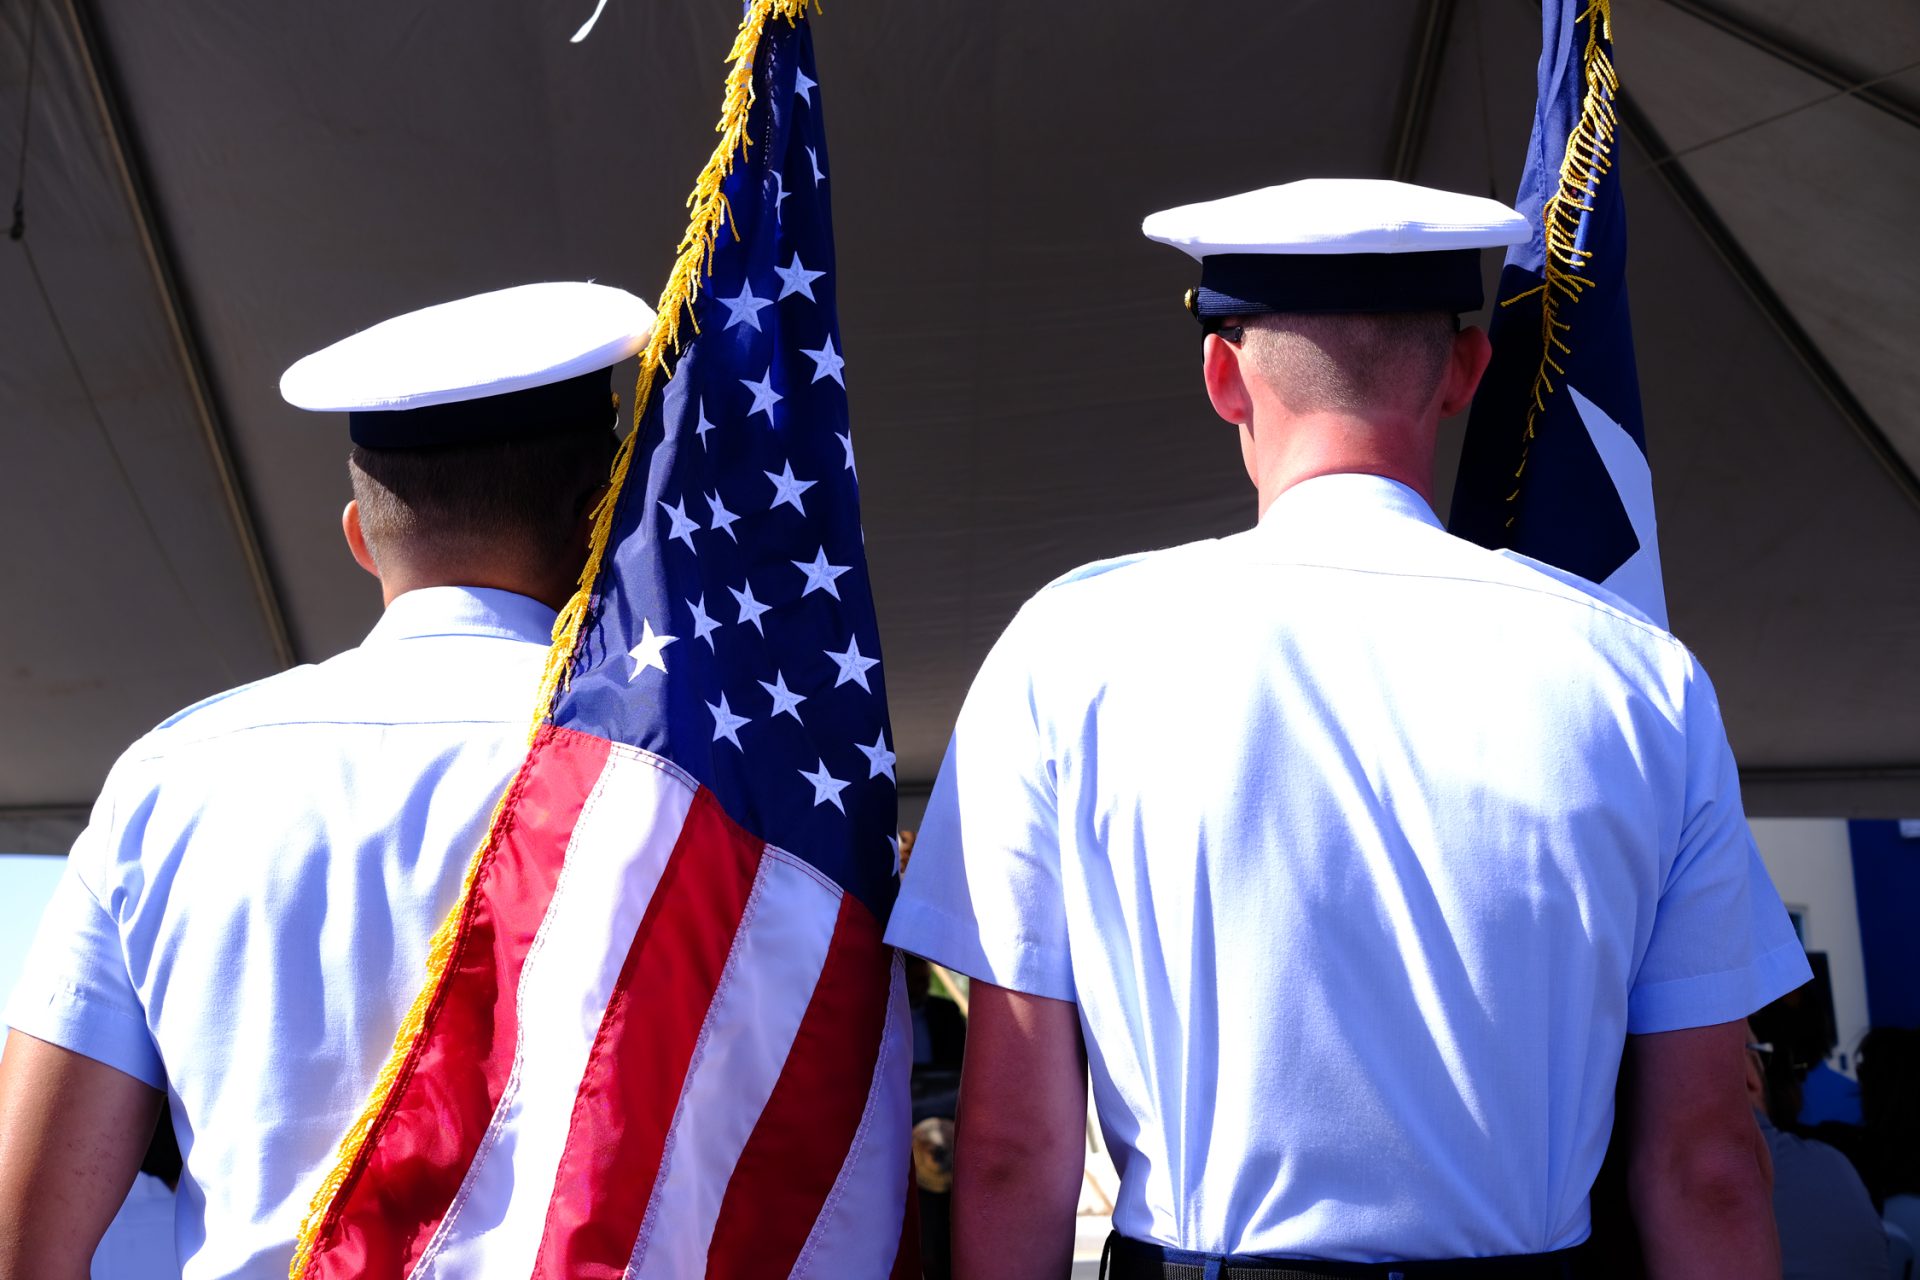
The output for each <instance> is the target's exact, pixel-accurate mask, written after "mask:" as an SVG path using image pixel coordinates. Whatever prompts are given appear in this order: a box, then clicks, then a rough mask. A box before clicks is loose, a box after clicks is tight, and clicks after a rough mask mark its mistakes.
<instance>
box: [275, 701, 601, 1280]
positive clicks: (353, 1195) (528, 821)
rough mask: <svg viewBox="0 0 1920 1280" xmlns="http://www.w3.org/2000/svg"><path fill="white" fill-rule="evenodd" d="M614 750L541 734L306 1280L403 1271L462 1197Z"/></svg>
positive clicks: (563, 732)
mask: <svg viewBox="0 0 1920 1280" xmlns="http://www.w3.org/2000/svg"><path fill="white" fill-rule="evenodd" d="M608 747H609V744H608V742H607V741H606V739H604V738H596V737H593V736H592V735H589V734H584V733H578V732H575V731H573V730H571V729H555V728H553V727H551V726H548V727H546V728H543V729H542V730H541V731H540V733H539V735H538V736H537V737H536V738H535V739H534V743H533V746H532V748H531V750H529V752H528V753H527V761H526V763H525V764H524V765H523V766H521V770H520V773H519V774H518V775H517V777H516V778H515V780H514V783H513V787H512V789H511V791H510V792H509V794H508V798H507V802H506V805H505V806H504V809H503V812H502V814H501V818H500V821H499V823H498V824H497V825H496V827H495V829H494V832H493V838H492V840H491V841H490V842H489V843H488V845H487V848H486V849H485V851H484V852H482V854H481V855H480V857H481V865H480V870H479V873H478V876H477V878H476V879H475V881H474V886H473V891H472V892H471V893H470V894H468V896H467V900H466V906H465V918H464V919H463V920H462V921H461V924H460V929H459V933H458V934H457V935H456V940H455V943H454V949H453V954H452V957H451V959H450V960H449V962H448V964H447V968H446V971H445V973H444V974H442V975H441V978H440V983H439V987H438V988H437V990H436V991H435V993H434V996H433V1001H432V1003H431V1004H430V1005H429V1006H428V1008H427V1014H426V1024H425V1028H424V1030H423V1031H422V1033H421V1034H420V1035H419V1036H418V1037H417V1038H416V1039H415V1041H414V1043H413V1046H412V1048H411V1049H410V1051H409V1052H408V1055H407V1058H406V1060H405V1062H404V1063H403V1065H402V1067H401V1070H400V1074H399V1076H398V1078H397V1079H396V1081H395V1083H394V1087H393V1090H392V1092H391V1093H390V1094H389V1095H388V1098H387V1104H386V1107H385V1109H384V1110H383V1111H382V1112H381V1113H380V1115H379V1117H378V1118H377V1119H376V1120H375V1122H374V1126H373V1129H372V1131H371V1132H370V1133H369V1134H368V1135H367V1139H366V1142H365V1143H364V1144H363V1145H362V1146H361V1149H360V1156H359V1159H358V1161H357V1162H356V1163H355V1165H354V1167H353V1168H352V1169H351V1170H350V1171H349V1172H348V1176H347V1179H346V1181H345V1182H344V1183H343V1184H342V1186H341V1188H340V1191H339V1193H338V1194H336V1195H335V1196H334V1199H333V1203H332V1205H331V1206H330V1208H329V1209H328V1212H327V1218H326V1221H325V1222H324V1223H323V1224H322V1226H321V1230H320V1233H319V1236H318V1240H317V1244H316V1249H315V1256H314V1259H313V1262H312V1264H311V1265H310V1266H309V1267H308V1269H307V1271H306V1272H305V1277H306V1280H333V1278H334V1277H340V1278H341V1280H345V1278H346V1277H357V1276H396V1277H397V1276H404V1275H406V1274H407V1273H408V1271H410V1270H411V1269H412V1267H413V1265H414V1263H415V1262H417V1261H418V1260H419V1257H420V1253H421V1251H422V1250H423V1249H424V1248H425V1247H426V1244H427V1241H428V1240H429V1239H430V1238H431V1237H432V1235H433V1232H434V1230H435V1228H437V1227H438V1226H439V1224H440V1219H441V1218H442V1216H444V1215H445V1213H446V1211H447V1206H448V1205H450V1204H451V1203H452V1202H453V1197H454V1195H455V1193H456V1192H458V1191H459V1189H460V1183H461V1180H462V1179H463V1178H464V1177H465V1176H466V1172H467V1166H468V1165H469V1164H471V1163H472V1161H473V1157H474V1153H475V1152H477V1151H478V1150H479V1147H480V1139H481V1137H482V1135H483V1134H485V1132H486V1129H487V1125H488V1124H489V1123H490V1121H491V1120H492V1117H493V1111H494V1108H495V1107H496V1106H498V1105H499V1102H500V1094H501V1090H502V1088H503V1087H504V1085H505V1083H506V1080H507V1075H508V1072H509V1071H511V1070H512V1067H513V1055H514V1042H515V1036H516V1034H517V1033H518V1030H519V1015H518V1011H517V1009H516V1008H515V994H516V992H517V991H518V988H519V985H520V969H521V965H522V964H523V963H524V962H525V960H526V956H527V949H528V947H529V946H530V945H531V943H532V942H533V938H534V934H535V933H536V932H537V931H538V930H539V928H540V921H541V919H542V918H543V917H544V916H545V915H546V912H547V904H548V902H549V901H550V900H551V899H552V897H553V889H554V884H555V882H556V881H557V880H558V879H559V876H560V865H561V863H562V861H563V860H564V859H565V856H566V850H567V842H568V840H569V838H570V837H571V836H572V834H573V828H574V824H575V823H576V822H577V821H578V820H579V817H580V811H581V809H582V807H583V806H584V805H585V802H586V799H587V796H588V795H589V794H590V793H591V792H592V790H593V786H594V783H595V782H596V781H597V780H598V779H599V777H600V772H601V770H602V769H603V768H604V767H605V765H606V761H607V753H608Z"/></svg>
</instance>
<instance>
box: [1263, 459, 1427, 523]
mask: <svg viewBox="0 0 1920 1280" xmlns="http://www.w3.org/2000/svg"><path fill="white" fill-rule="evenodd" d="M1370 516H1388V517H1398V518H1402V519H1408V520H1417V521H1419V522H1420V523H1421V524H1424V525H1426V526H1428V527H1429V528H1433V529H1444V528H1445V526H1444V525H1442V524H1441V523H1440V517H1439V516H1437V515H1435V514H1434V513H1433V508H1432V507H1430V506H1428V505H1427V500H1426V499H1425V498H1422V497H1421V496H1420V495H1419V494H1418V493H1415V492H1414V491H1413V490H1412V489H1410V488H1408V487H1407V486H1406V485H1404V484H1401V483H1400V482H1399V481H1398V480H1389V479H1387V478H1386V477H1385V476H1376V475H1367V474H1364V473H1361V472H1356V471H1343V472H1339V473H1337V474H1334V475H1325V476H1315V477H1313V479H1311V480H1302V481H1301V482H1300V483H1299V484H1296V485H1294V486H1293V487H1292V488H1290V489H1288V490H1287V491H1286V492H1284V493H1282V494H1281V495H1280V496H1279V497H1277V498H1275V499H1274V500H1273V505H1272V506H1270V507H1268V508H1267V510H1266V512H1265V514H1263V515H1262V516H1261V517H1260V528H1261V529H1263V530H1265V529H1282V528H1298V527H1300V526H1303V525H1304V526H1306V527H1308V528H1315V527H1325V526H1326V525H1327V524H1329V523H1334V524H1338V523H1343V522H1352V521H1354V520H1361V519H1366V518H1367V517H1370Z"/></svg>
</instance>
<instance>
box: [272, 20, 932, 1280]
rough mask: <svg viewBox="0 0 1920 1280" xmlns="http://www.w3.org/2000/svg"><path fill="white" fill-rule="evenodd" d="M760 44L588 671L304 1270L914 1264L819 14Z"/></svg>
mask: <svg viewBox="0 0 1920 1280" xmlns="http://www.w3.org/2000/svg"><path fill="white" fill-rule="evenodd" d="M770 7H771V6H767V5H765V4H764V3H763V4H762V6H761V13H762V15H763V16H764V15H765V13H766V12H767V10H768V8H770ZM752 13H753V9H752V8H751V7H750V8H749V14H750V16H751V14H752ZM749 56H751V57H752V59H753V63H752V86H753V100H752V106H751V109H750V111H749V113H748V116H747V127H746V133H745V141H746V146H745V148H744V154H739V155H737V156H736V157H735V161H736V163H735V164H734V167H733V169H732V171H731V173H730V174H729V175H728V176H727V178H726V179H725V183H724V185H723V187H722V188H721V190H722V193H723V194H724V196H725V197H726V201H727V206H728V209H729V211H730V222H729V223H728V225H727V227H726V228H725V229H724V230H723V231H722V233H721V235H720V236H719V237H718V240H717V243H716V245H715V248H714V250H713V254H712V257H711V259H710V263H709V265H710V268H711V275H710V277H709V278H708V279H707V280H705V281H704V282H703V284H702V287H701V289H700V291H699V293H698V295H697V299H696V300H695V301H694V303H693V310H692V320H693V321H694V322H695V323H696V324H697V336H694V337H693V338H692V339H691V340H690V341H689V342H688V343H687V345H686V346H685V347H684V349H682V350H681V351H680V353H679V356H678V361H677V365H676V366H675V367H674V368H673V370H672V375H671V378H670V379H668V380H666V381H664V382H663V383H662V382H656V384H655V386H656V391H655V394H653V396H652V397H651V403H650V404H649V405H648V407H647V409H646V412H645V414H644V417H643V418H642V420H641V421H640V423H639V425H638V427H637V429H636V431H637V435H636V439H635V448H636V453H635V455H634V465H633V469H632V470H631V472H630V473H629V474H631V476H632V477H633V480H632V481H631V482H629V483H627V484H626V486H625V488H624V490H623V492H622V493H621V495H620V498H619V500H618V503H617V505H616V507H615V508H614V517H613V521H614V523H613V536H612V541H611V543H610V545H609V549H608V553H607V558H606V560H605V562H604V566H603V568H602V571H601V575H600V577H599V579H598V581H597V583H596V585H595V590H594V594H593V597H592V601H591V604H590V612H589V614H588V615H587V621H586V625H585V628H584V630H583V631H582V633H581V638H580V642H579V645H578V647H577V648H576V649H575V651H574V655H573V667H572V671H573V674H572V681H571V684H570V685H569V686H568V687H567V688H566V689H565V690H564V691H563V692H561V693H560V695H559V696H558V698H557V700H556V701H555V703H554V705H553V708H552V714H551V717H550V720H549V721H548V723H546V724H545V725H544V726H543V727H542V728H541V729H540V731H539V733H538V735H537V737H536V739H535V742H534V745H533V747H532V749H531V752H530V754H529V757H528V760H527V763H526V765H525V766H524V767H523V769H522V770H521V772H520V774H519V776H518V778H517V780H516V781H515V783H514V785H513V788H512V790H511V791H510V792H509V794H508V796H507V798H506V800H505V801H504V807H503V809H502V811H501V814H500V815H499V816H498V817H497V818H496V821H495V824H494V831H493V835H492V837H491V840H490V843H489V846H488V848H487V849H486V850H485V851H484V853H483V855H482V862H481V864H480V870H479V872H478V875H477V878H476V879H475V881H474V885H473V888H472V890H471V891H470V892H469V894H468V896H467V900H466V905H465V907H464V908H463V910H464V912H465V914H464V917H463V918H462V919H461V921H460V933H459V935H458V938H457V940H456V943H455V947H454V951H453V953H452V958H451V960H450V963H449V964H448V967H447V970H446V973H445V975H444V977H443V979H442V981H441V984H440V989H439V990H438V992H437V993H436V996H435V1001H436V1003H435V1004H434V1006H433V1007H432V1008H431V1009H430V1011H429V1014H428V1021H427V1023H426V1026H425V1030H424V1032H423V1033H422V1034H421V1035H420V1036H419V1037H417V1038H416V1040H415V1043H414V1045H413V1048H412V1050H411V1054H410V1057H409V1059H408V1062H407V1066H406V1069H405V1070H404V1071H403V1072H402V1074H401V1075H400V1077H399V1078H398V1079H397V1080H396V1082H395V1084H394V1087H393V1090H392V1093H391V1095H390V1096H389V1098H388V1100H387V1104H386V1106H385V1108H384V1110H383V1111H382V1113H381V1114H380V1116H379V1117H378V1119H377V1120H376V1122H375V1126H374V1128H373V1129H372V1130H371V1132H370V1133H369V1134H368V1136H367V1138H366V1141H365V1142H364V1144H363V1146H362V1148H361V1152H362V1154H361V1156H360V1159H359V1163H358V1166H357V1167H356V1168H355V1169H354V1170H352V1171H350V1173H349V1177H348V1179H347V1181H346V1182H345V1183H344V1184H343V1185H342V1186H341V1187H340V1189H339V1191H338V1192H337V1193H336V1194H335V1195H334V1197H333V1200H332V1203H331V1204H330V1205H328V1207H327V1210H326V1217H325V1218H324V1219H323V1220H322V1221H321V1222H320V1224H319V1228H318V1233H317V1235H316V1236H315V1238H314V1244H315V1248H314V1252H313V1255H312V1258H311V1261H310V1262H309V1263H308V1264H307V1268H306V1270H305V1271H304V1272H303V1273H300V1272H297V1273H296V1274H304V1275H306V1276H308V1277H322V1276H348V1275H354V1276H368V1275H371V1276H394V1277H399V1276H445V1277H454V1276H462V1277H464V1276H486V1277H506V1276H529V1277H582V1276H586V1277H596V1276H604V1277H618V1276H626V1275H631V1276H640V1277H653V1276H660V1277H674V1278H675V1280H680V1278H684V1277H692V1276H703V1275H704V1276H713V1277H745V1276H755V1277H761V1276H783V1277H784V1276H789V1275H791V1276H796V1277H798V1276H818V1277H823V1278H827V1277H831V1278H833V1280H839V1278H841V1277H882V1276H887V1275H889V1274H890V1273H891V1272H892V1271H893V1270H894V1269H895V1267H896V1263H898V1265H899V1267H900V1269H901V1271H902V1273H903V1274H906V1273H909V1272H910V1273H912V1274H917V1270H918V1267H917V1263H918V1258H917V1247H916V1246H915V1244H914V1242H913V1240H912V1232H911V1227H910V1225H909V1223H908V1220H907V1215H906V1212H905V1208H906V1200H907V1193H908V1181H909V1178H910V1166H909V1154H908V1144H909V1140H910V1138H909V1129H910V1121H909V1101H908V1069H909V1063H910V1057H911V1055H910V1053H909V1052H908V1051H907V1040H906V1035H907V1033H906V1029H905V1028H906V1022H905V1019H906V1003H905V995H904V989H903V985H902V978H901V974H900V972H899V968H898V964H897V962H896V960H895V958H894V956H893V954H892V953H891V951H890V950H889V949H887V948H886V947H885V946H884V945H883V944H882V941H881V934H882V930H883V927H884V924H885V920H886V915H887V912H888V910H889V908H890V907H891V905H892V901H893V896H894V889H895V875H896V863H897V860H898V855H897V850H896V846H895V845H894V843H893V834H894V823H895V812H896V805H895V791H894V786H895V779H894V755H893V750H892V738H891V733H890V730H889V727H888V722H887V712H886V684H885V678H884V668H883V666H882V665H881V655H880V641H879V634H878V631H877V628H876V625H875V620H874V610H873V601H872V596H871V593H870V590H869V587H868V580H867V570H866V565H865V556H864V553H863V550H862V535H861V528H860V516H859V486H858V481H857V478H856V474H855V470H854V452H853V437H852V434H851V431H850V428H849V425H848V413H847V391H846V375H847V371H848V366H847V363H846V360H845V359H844V358H843V356H842V355H841V346H840V335H839V326H838V322H837V320H836V313H835V309H834V284H835V274H834V256H833V236H832V226H831V215H830V204H831V200H830V196H831V192H832V176H833V175H832V170H831V166H830V165H829V162H828V159H827V149H826V139H825V132H824V121H823V117H822V113H821V91H820V87H819V83H818V80H817V79H816V73H815V69H814V62H813V52H812V42H811V35H810V32H809V28H808V23H807V21H806V20H805V18H804V16H803V17H801V18H799V19H798V20H792V21H790V20H788V19H786V18H783V17H779V16H777V15H776V16H774V17H772V18H770V19H768V20H767V21H766V24H765V27H764V32H763V34H762V35H761V37H760V39H759V41H758V47H757V51H753V50H750V51H749ZM665 319H666V317H664V316H663V317H662V320H663V322H664V321H665ZM643 466H644V468H645V472H644V475H645V481H644V484H643V483H641V482H640V477H641V474H642V472H641V468H642V467H643ZM903 1239H904V1240H905V1245H904V1247H903V1243H902V1242H903Z"/></svg>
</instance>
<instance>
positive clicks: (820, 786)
mask: <svg viewBox="0 0 1920 1280" xmlns="http://www.w3.org/2000/svg"><path fill="white" fill-rule="evenodd" d="M799 773H800V776H801V777H803V778H805V779H806V780H807V781H808V782H811V783H812V784H813V806H814V808H816V809H817V808H819V807H820V806H821V805H823V804H830V805H832V806H833V807H834V808H836V809H838V810H839V811H840V812H842V813H845V812H846V811H847V806H845V805H844V804H841V803H840V793H841V792H842V791H845V790H846V789H847V788H848V787H849V786H851V785H852V784H851V783H846V782H842V781H840V780H839V779H838V778H836V777H834V776H833V775H832V774H830V773H828V772H827V762H826V761H825V760H822V761H821V762H820V765H819V770H818V772H815V773H808V772H807V771H806V770H805V769H802V770H800V771H799Z"/></svg>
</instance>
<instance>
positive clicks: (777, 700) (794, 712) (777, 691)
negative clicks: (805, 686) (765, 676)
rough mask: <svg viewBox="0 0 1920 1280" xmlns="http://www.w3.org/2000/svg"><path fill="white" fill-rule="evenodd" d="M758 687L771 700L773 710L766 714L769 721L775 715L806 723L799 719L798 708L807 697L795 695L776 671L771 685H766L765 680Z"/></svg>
mask: <svg viewBox="0 0 1920 1280" xmlns="http://www.w3.org/2000/svg"><path fill="white" fill-rule="evenodd" d="M759 685H760V687H761V688H762V689H765V690H766V691H767V696H768V697H770V698H772V699H773V710H772V711H771V712H770V713H768V718H769V719H771V718H772V717H773V716H777V715H789V716H792V717H793V718H794V719H795V720H796V721H799V723H801V724H805V723H806V721H805V720H801V719H800V710H799V707H800V704H801V703H803V702H805V701H806V700H807V695H806V694H804V693H795V692H794V691H793V690H791V689H789V688H787V678H786V677H785V676H783V675H781V674H780V673H779V672H778V671H776V672H774V673H773V683H772V684H768V683H767V682H766V681H765V680H762V681H760V682H759Z"/></svg>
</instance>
